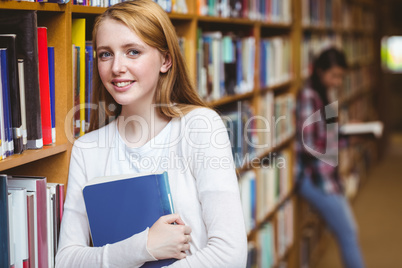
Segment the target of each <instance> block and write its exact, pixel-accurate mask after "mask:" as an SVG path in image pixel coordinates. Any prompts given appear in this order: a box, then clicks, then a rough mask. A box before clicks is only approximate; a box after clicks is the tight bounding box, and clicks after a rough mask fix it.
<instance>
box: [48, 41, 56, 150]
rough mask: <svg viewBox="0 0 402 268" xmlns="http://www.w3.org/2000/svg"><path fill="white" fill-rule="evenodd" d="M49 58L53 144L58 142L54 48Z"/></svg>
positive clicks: (49, 50)
mask: <svg viewBox="0 0 402 268" xmlns="http://www.w3.org/2000/svg"><path fill="white" fill-rule="evenodd" d="M47 52H48V58H49V87H50V111H51V113H50V117H51V125H52V143H55V142H56V85H55V79H56V77H55V68H54V64H55V62H54V47H48V48H47Z"/></svg>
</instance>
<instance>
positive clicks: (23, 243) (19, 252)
mask: <svg viewBox="0 0 402 268" xmlns="http://www.w3.org/2000/svg"><path fill="white" fill-rule="evenodd" d="M8 192H9V193H11V194H12V196H13V204H12V215H13V223H14V226H13V229H14V230H13V236H14V244H15V262H14V264H15V268H23V267H26V266H27V264H28V258H29V255H28V219H27V191H26V189H25V188H13V187H9V188H8ZM24 264H25V266H24Z"/></svg>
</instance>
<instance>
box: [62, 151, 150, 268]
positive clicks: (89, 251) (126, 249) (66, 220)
mask: <svg viewBox="0 0 402 268" xmlns="http://www.w3.org/2000/svg"><path fill="white" fill-rule="evenodd" d="M82 150H85V149H80V148H78V147H77V146H74V147H73V149H72V152H71V160H70V169H69V178H68V188H67V196H66V201H65V204H64V214H63V219H62V224H61V230H60V240H59V247H58V252H57V255H56V267H57V268H60V267H94V268H96V267H140V266H141V265H142V264H144V262H146V261H153V260H155V259H154V258H153V256H152V255H151V254H150V253H149V252H148V250H147V248H146V244H147V238H148V229H146V230H144V231H143V232H141V233H139V234H136V235H134V236H132V237H130V238H127V239H125V240H123V241H120V242H117V243H114V244H108V245H105V246H103V247H90V246H89V245H90V230H89V224H88V220H87V216H86V210H85V203H84V198H83V195H82V187H83V185H84V184H85V182H86V181H87V174H86V170H88V169H90V168H97V165H99V164H98V163H96V160H93V159H96V157H95V153H98V152H97V150H94V151H93V152H92V153H94V155H92V156H93V157H90V156H89V155H88V154H87V155H86V157H84V156H83V152H82Z"/></svg>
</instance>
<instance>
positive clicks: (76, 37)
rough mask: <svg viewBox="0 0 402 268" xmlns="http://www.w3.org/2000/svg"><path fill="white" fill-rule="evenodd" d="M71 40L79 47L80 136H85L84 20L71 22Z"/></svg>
mask: <svg viewBox="0 0 402 268" xmlns="http://www.w3.org/2000/svg"><path fill="white" fill-rule="evenodd" d="M71 40H72V43H73V45H75V46H79V47H80V104H81V106H80V107H81V108H80V136H82V135H84V134H85V19H73V20H72V34H71Z"/></svg>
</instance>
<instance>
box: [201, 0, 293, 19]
mask: <svg viewBox="0 0 402 268" xmlns="http://www.w3.org/2000/svg"><path fill="white" fill-rule="evenodd" d="M197 14H198V15H202V16H214V17H223V18H228V17H231V18H245V19H250V20H258V21H263V22H272V23H290V22H291V20H292V15H291V0H214V1H207V0H197Z"/></svg>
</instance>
